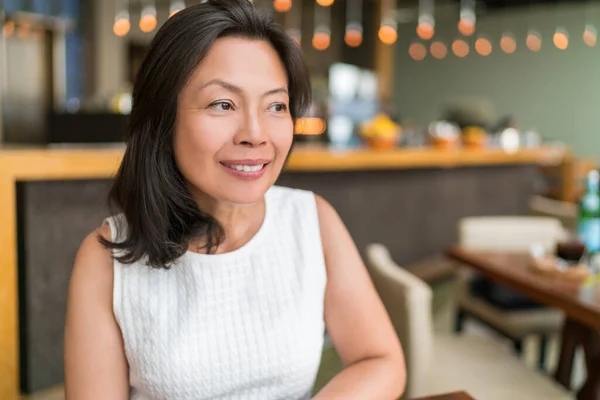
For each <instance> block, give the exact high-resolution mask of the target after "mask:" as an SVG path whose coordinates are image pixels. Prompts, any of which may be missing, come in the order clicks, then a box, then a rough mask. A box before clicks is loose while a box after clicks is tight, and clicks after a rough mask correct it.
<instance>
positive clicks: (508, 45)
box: [500, 32, 517, 54]
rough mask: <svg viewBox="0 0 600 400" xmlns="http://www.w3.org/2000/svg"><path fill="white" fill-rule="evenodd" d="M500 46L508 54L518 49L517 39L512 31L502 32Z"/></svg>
mask: <svg viewBox="0 0 600 400" xmlns="http://www.w3.org/2000/svg"><path fill="white" fill-rule="evenodd" d="M500 48H501V49H502V51H503V52H505V53H506V54H513V53H514V52H515V51H517V41H516V40H515V37H514V36H513V35H512V33H510V32H505V33H503V34H502V37H501V38H500Z"/></svg>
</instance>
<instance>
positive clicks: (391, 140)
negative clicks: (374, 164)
mask: <svg viewBox="0 0 600 400" xmlns="http://www.w3.org/2000/svg"><path fill="white" fill-rule="evenodd" d="M366 141H367V146H369V148H371V149H375V150H391V149H393V148H395V147H396V144H397V139H396V138H395V137H370V138H366Z"/></svg>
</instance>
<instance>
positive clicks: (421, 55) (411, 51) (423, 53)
mask: <svg viewBox="0 0 600 400" xmlns="http://www.w3.org/2000/svg"><path fill="white" fill-rule="evenodd" d="M408 55H409V56H410V58H412V59H413V60H415V61H422V60H424V59H425V57H427V48H426V47H425V45H424V44H423V43H418V42H415V43H413V44H411V45H410V47H409V48H408Z"/></svg>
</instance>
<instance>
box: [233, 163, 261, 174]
mask: <svg viewBox="0 0 600 400" xmlns="http://www.w3.org/2000/svg"><path fill="white" fill-rule="evenodd" d="M227 166H228V167H229V168H231V169H235V170H237V171H244V172H256V171H260V170H261V169H262V168H263V167H264V166H265V164H259V165H227Z"/></svg>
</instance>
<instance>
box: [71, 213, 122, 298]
mask: <svg viewBox="0 0 600 400" xmlns="http://www.w3.org/2000/svg"><path fill="white" fill-rule="evenodd" d="M100 237H102V238H104V239H107V240H110V239H111V233H110V227H109V225H108V223H103V224H102V225H101V226H99V227H98V228H96V229H94V230H93V231H92V232H90V233H89V234H88V235H87V236H86V238H85V239H84V240H83V242H82V243H81V245H80V246H79V250H78V251H77V255H76V256H75V263H74V266H73V272H72V275H71V284H72V285H73V284H77V285H78V286H81V285H83V286H87V285H88V284H89V285H91V286H94V287H95V288H97V289H106V287H107V286H108V287H110V288H112V279H113V268H112V264H113V260H112V256H111V250H110V249H107V248H106V247H104V245H103V244H102V243H100V240H99V238H100Z"/></svg>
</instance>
